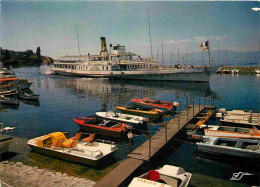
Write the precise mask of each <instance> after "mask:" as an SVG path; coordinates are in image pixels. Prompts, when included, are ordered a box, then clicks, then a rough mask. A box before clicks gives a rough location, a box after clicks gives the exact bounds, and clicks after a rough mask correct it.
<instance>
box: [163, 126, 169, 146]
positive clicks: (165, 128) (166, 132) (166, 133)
mask: <svg viewBox="0 0 260 187" xmlns="http://www.w3.org/2000/svg"><path fill="white" fill-rule="evenodd" d="M164 123H165V122H164ZM167 126H168V123H167V122H166V123H165V142H166V143H167Z"/></svg>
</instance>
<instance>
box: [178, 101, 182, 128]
mask: <svg viewBox="0 0 260 187" xmlns="http://www.w3.org/2000/svg"><path fill="white" fill-rule="evenodd" d="M180 115H181V102H180V112H179V116H178V130H179V129H180Z"/></svg>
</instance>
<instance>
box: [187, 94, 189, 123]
mask: <svg viewBox="0 0 260 187" xmlns="http://www.w3.org/2000/svg"><path fill="white" fill-rule="evenodd" d="M188 104H189V99H188V97H187V103H186V110H187V123H188V121H189V120H188V119H189V113H188V112H189V110H188Z"/></svg>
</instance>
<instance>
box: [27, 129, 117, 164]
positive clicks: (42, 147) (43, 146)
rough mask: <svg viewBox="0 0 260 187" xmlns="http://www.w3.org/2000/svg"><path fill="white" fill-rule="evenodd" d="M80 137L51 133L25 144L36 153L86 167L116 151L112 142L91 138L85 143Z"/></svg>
mask: <svg viewBox="0 0 260 187" xmlns="http://www.w3.org/2000/svg"><path fill="white" fill-rule="evenodd" d="M78 135H79V136H78ZM80 136H81V135H80V133H77V134H76V135H75V136H74V137H71V138H69V136H68V133H64V132H53V133H50V134H47V135H43V136H40V137H36V138H33V139H31V140H29V141H28V142H27V144H28V145H29V146H30V147H31V149H32V150H33V151H35V152H37V153H40V154H43V155H47V156H50V157H55V158H58V159H62V160H66V161H69V162H73V163H79V164H86V165H98V163H99V162H101V161H102V160H104V159H105V158H107V157H109V156H112V154H113V153H114V152H115V151H116V150H117V149H118V148H117V146H116V145H115V144H114V143H113V142H110V141H105V140H94V139H93V136H92V139H91V141H88V142H85V141H83V140H84V139H80ZM87 138H89V137H87Z"/></svg>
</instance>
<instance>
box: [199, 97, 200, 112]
mask: <svg viewBox="0 0 260 187" xmlns="http://www.w3.org/2000/svg"><path fill="white" fill-rule="evenodd" d="M199 111H200V99H199Z"/></svg>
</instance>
